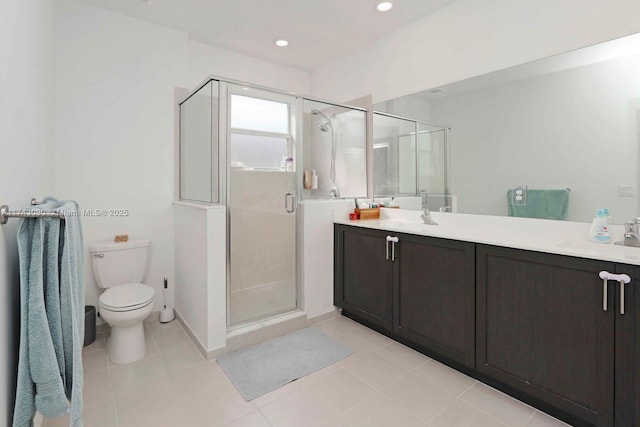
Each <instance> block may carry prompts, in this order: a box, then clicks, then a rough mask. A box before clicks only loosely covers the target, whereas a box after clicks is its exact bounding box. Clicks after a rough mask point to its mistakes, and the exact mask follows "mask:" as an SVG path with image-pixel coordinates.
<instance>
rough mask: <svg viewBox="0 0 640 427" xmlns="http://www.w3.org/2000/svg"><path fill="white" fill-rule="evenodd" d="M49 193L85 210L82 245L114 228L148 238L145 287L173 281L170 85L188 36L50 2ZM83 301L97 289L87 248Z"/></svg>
mask: <svg viewBox="0 0 640 427" xmlns="http://www.w3.org/2000/svg"><path fill="white" fill-rule="evenodd" d="M56 20H57V21H56V40H55V42H56V81H55V87H56V103H55V108H56V112H55V118H56V132H55V164H56V170H55V172H56V182H55V193H56V194H57V195H58V196H59V197H63V198H71V199H75V200H77V201H78V203H79V204H80V207H81V208H84V209H128V210H129V215H128V216H122V217H88V216H85V217H83V218H82V222H83V227H84V239H85V245H86V246H87V248H86V250H87V251H88V245H89V244H90V243H92V242H96V241H104V240H113V236H114V235H115V234H129V235H130V238H134V239H135V238H149V239H151V240H152V252H151V264H150V268H149V274H148V276H147V279H146V283H147V284H149V285H152V286H153V287H154V288H155V289H156V296H157V298H156V308H157V309H159V308H160V307H161V303H162V284H163V277H167V278H168V280H169V286H170V288H173V286H174V253H173V247H174V242H173V212H172V205H171V203H172V201H173V185H174V158H173V155H174V86H185V85H187V35H186V34H184V33H180V32H177V31H174V30H171V29H168V28H164V27H161V26H158V25H155V24H150V23H145V22H143V21H139V20H136V19H133V18H128V17H125V16H122V15H118V14H115V13H112V12H108V11H104V10H101V9H97V8H94V7H91V6H86V5H84V4H81V3H77V2H74V1H67V0H60V1H58V3H57V7H56ZM85 268H86V272H85V278H86V288H87V289H86V301H87V304H92V305H96V303H97V298H98V296H99V293H100V291H99V289H98V287H97V285H96V283H95V280H94V278H93V273H92V269H91V258H90V257H89V256H88V252H87V253H86V266H85Z"/></svg>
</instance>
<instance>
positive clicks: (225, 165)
mask: <svg viewBox="0 0 640 427" xmlns="http://www.w3.org/2000/svg"><path fill="white" fill-rule="evenodd" d="M366 117H367V116H366V110H364V109H361V108H357V107H351V106H348V105H341V104H339V103H334V102H326V101H321V100H318V99H312V98H309V97H302V96H298V95H295V94H289V93H286V92H282V91H278V90H275V89H270V88H264V87H260V86H256V85H252V84H247V83H244V82H237V81H232V80H228V79H219V78H211V79H209V80H207V81H206V82H205V83H203V84H202V85H201V86H199V87H198V88H197V89H196V90H194V91H192V92H191V93H190V94H189V95H188V96H187V97H186V98H185V99H184V100H183V101H182V102H181V103H180V144H179V146H180V156H179V157H180V174H179V176H180V185H179V188H180V195H179V197H180V199H181V200H183V201H189V202H196V203H200V204H206V205H220V206H225V207H226V211H227V221H226V247H227V251H226V264H227V267H226V269H227V271H226V282H227V283H226V298H227V310H226V314H227V316H226V317H227V327H231V328H235V327H241V326H242V325H248V324H252V323H253V324H255V322H259V321H263V320H264V319H268V318H272V317H274V316H278V315H283V314H285V313H290V312H295V311H296V310H303V309H304V307H303V304H302V302H303V298H302V297H303V295H302V292H301V286H300V282H301V280H300V278H301V261H300V257H299V254H300V250H299V248H300V236H301V234H302V228H301V227H302V225H301V220H300V216H299V214H298V211H299V209H298V207H299V205H300V202H301V201H309V200H312V199H330V198H342V197H363V196H366V192H367V188H366V185H367V178H366V154H365V153H366V129H367V125H366V120H367V118H366ZM305 171H309V173H311V171H315V173H316V176H317V177H318V179H317V187H316V188H311V186H310V185H307V186H306V187H307V188H305V185H303V181H304V175H305Z"/></svg>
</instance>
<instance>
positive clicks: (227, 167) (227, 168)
mask: <svg viewBox="0 0 640 427" xmlns="http://www.w3.org/2000/svg"><path fill="white" fill-rule="evenodd" d="M219 81H220V98H219V99H220V107H219V114H220V128H219V131H220V138H223V139H221V141H224V143H223V144H221V146H223V147H224V148H223V149H222V151H221V153H220V159H221V160H222V161H223V162H224V164H220V176H221V179H220V185H221V187H222V189H221V199H220V200H221V201H224V204H225V206H226V211H227V213H226V218H227V222H226V269H227V272H226V273H227V274H226V278H227V280H226V282H227V283H226V296H227V302H226V304H227V330H230V329H237V328H242V327H244V326H246V325H250V324H252V323H257V322H262V321H264V320H265V319H270V318H273V317H277V316H283V315H286V314H288V313H292V312H295V311H298V310H301V307H302V303H303V299H302V298H303V295H302V286H301V285H302V277H301V276H302V273H301V272H302V257H301V256H300V250H299V249H300V248H301V247H302V241H301V237H302V233H301V231H302V219H301V216H300V215H299V210H298V206H299V200H300V197H301V193H302V189H301V188H302V186H301V185H300V182H302V181H301V180H302V172H301V171H300V167H299V164H298V159H299V158H300V156H301V153H302V141H301V136H302V131H301V128H302V123H301V122H299V121H298V120H299V110H300V108H301V101H300V97H299V96H297V95H295V94H292V93H287V92H283V91H278V90H274V89H272V88H266V87H262V86H258V85H254V84H250V83H245V82H239V81H234V80H229V79H223V80H222V79H221V80H219ZM234 87H247V88H249V89H255V90H258V91H260V92H267V93H271V94H273V98H262V97H256V98H258V99H267V100H269V101H276V102H287V103H289V104H290V106H291V109H292V110H293V111H289V120H290V126H289V127H290V132H289V133H290V136H291V138H292V139H293V141H289V142H288V146H289V147H291V148H292V149H293V152H294V153H295V157H294V162H295V166H296V167H295V169H296V170H295V189H294V195H295V200H294V201H293V206H294V212H293V214H294V215H295V239H294V256H295V258H296V259H295V261H294V265H295V273H294V280H295V293H296V294H295V301H296V303H295V306H294V307H293V308H291V309H287V310H285V311H282V312H279V313H274V314H269V315H266V316H264V317H260V318H256V319H252V320H247V321H242V322H239V323H235V324H232V323H231V310H232V307H231V240H232V236H231V204H230V203H229V202H230V195H231V148H230V142H231V134H232V127H231V114H230V109H231V96H232V95H234V94H236V95H242V94H238V93H236V92H234V91H233V88H234ZM246 96H249V97H251V95H250V94H247V95H246ZM283 98H290V99H289V100H287V101H283ZM223 100H224V102H223ZM289 101H290V102H289ZM300 116H301V114H300ZM222 177H224V180H223V179H222Z"/></svg>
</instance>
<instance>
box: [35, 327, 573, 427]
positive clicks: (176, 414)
mask: <svg viewBox="0 0 640 427" xmlns="http://www.w3.org/2000/svg"><path fill="white" fill-rule="evenodd" d="M145 327H146V330H147V339H148V349H149V351H148V355H147V356H146V357H145V358H144V359H143V360H141V361H138V362H136V363H133V364H130V365H112V364H110V363H109V361H108V359H107V354H106V352H105V343H106V341H105V334H99V336H98V338H97V339H96V342H95V343H94V344H92V345H91V346H89V347H87V348H85V350H84V363H85V395H84V396H85V397H84V399H85V400H84V407H85V410H84V424H85V426H87V427H133V426H136V427H146V426H153V427H164V426H171V427H175V426H179V427H189V426H197V427H202V426H233V427H241V426H244V427H246V426H251V427H262V426H264V427H269V426H272V427H281V426H282V427H285V426H295V427H305V426H393V427H404V426H407V427H408V426H425V427H427V426H428V427H444V426H451V427H462V426H465V427H485V426H487V427H488V426H499V427H505V426H508V427H514V426H530V427H533V426H536V427H542V426H547V427H552V426H566V424H564V423H562V422H560V421H558V420H556V419H554V418H552V417H550V416H548V415H546V414H544V413H542V412H540V411H537V410H535V409H533V408H531V407H530V406H528V405H525V404H523V403H521V402H519V401H517V400H515V399H512V398H511V397H509V396H507V395H504V394H502V393H500V392H498V391H496V390H494V389H492V388H490V387H488V386H485V385H483V384H482V383H479V382H477V381H476V380H474V379H472V378H470V377H467V376H465V375H463V374H460V373H458V372H457V371H454V370H452V369H450V368H448V367H447V366H445V365H443V364H441V363H438V362H436V361H435V360H432V359H430V358H428V357H426V356H424V355H422V354H420V353H417V352H415V351H413V350H411V349H409V348H407V347H405V346H403V345H401V344H398V343H396V342H394V341H392V340H390V339H389V338H387V337H385V336H383V335H380V334H378V333H377V332H374V331H372V330H371V329H368V328H366V327H364V326H362V325H360V324H358V323H355V322H353V321H351V320H349V319H347V318H344V317H337V318H335V319H332V320H328V321H326V322H323V323H320V324H318V325H316V327H317V328H319V329H321V330H322V331H324V332H325V333H327V334H328V335H330V336H332V337H334V338H336V339H337V340H339V341H341V342H343V343H344V344H346V345H348V346H350V347H351V348H352V349H353V350H354V351H355V353H354V354H353V355H351V356H349V357H347V358H345V359H343V360H341V361H340V362H339V363H336V364H334V365H331V366H329V367H327V368H324V369H322V370H320V371H317V372H315V373H313V374H311V375H309V376H307V377H304V378H301V379H299V380H298V381H294V382H292V383H289V384H288V385H286V386H284V387H281V388H280V389H278V390H275V391H273V392H271V393H269V394H266V395H264V396H262V397H260V398H258V399H255V400H253V401H252V402H245V401H244V400H243V399H242V397H240V395H239V394H238V392H237V391H236V390H235V388H234V387H233V386H232V385H231V383H230V382H229V380H228V379H227V377H226V376H225V374H224V373H223V372H222V370H221V369H220V367H219V366H218V364H217V363H216V362H215V361H206V360H205V359H204V358H203V357H202V356H201V355H200V353H199V352H198V351H197V349H196V347H195V346H194V344H193V343H192V342H191V341H190V339H189V337H188V336H187V334H186V333H185V332H184V331H183V330H182V328H181V327H180V324H179V323H178V322H177V321H173V322H171V323H169V324H166V325H162V324H160V323H158V321H157V319H156V320H155V321H149V322H145ZM45 426H46V427H58V426H68V420H67V419H65V418H58V419H55V420H46V421H45Z"/></svg>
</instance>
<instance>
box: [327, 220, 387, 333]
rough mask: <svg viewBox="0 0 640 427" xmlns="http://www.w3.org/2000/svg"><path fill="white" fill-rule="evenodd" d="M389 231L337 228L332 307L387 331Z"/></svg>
mask: <svg viewBox="0 0 640 427" xmlns="http://www.w3.org/2000/svg"><path fill="white" fill-rule="evenodd" d="M388 235H389V233H388V232H385V231H379V230H370V229H365V228H355V227H346V226H336V228H335V238H334V245H335V248H336V250H335V251H334V276H335V277H334V283H335V291H334V304H335V305H336V306H338V307H342V309H343V310H344V311H345V312H348V313H352V314H354V315H356V316H357V317H359V318H361V319H363V320H364V321H366V322H369V323H371V324H373V325H375V326H377V327H379V328H382V329H384V330H386V331H391V329H392V323H393V300H392V299H393V290H392V287H391V282H392V280H393V264H392V261H391V258H390V253H389V250H390V248H389V247H390V244H389V242H387V240H386V238H387V236H388Z"/></svg>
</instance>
